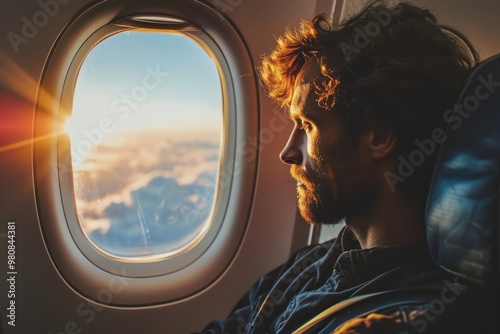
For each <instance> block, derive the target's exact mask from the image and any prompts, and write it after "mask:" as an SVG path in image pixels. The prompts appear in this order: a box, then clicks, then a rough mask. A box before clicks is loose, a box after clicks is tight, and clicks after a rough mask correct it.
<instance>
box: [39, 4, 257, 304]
mask: <svg viewBox="0 0 500 334" xmlns="http://www.w3.org/2000/svg"><path fill="white" fill-rule="evenodd" d="M130 29H141V30H149V31H159V30H161V31H163V32H168V31H171V32H176V33H182V34H185V35H186V36H188V37H190V38H193V39H194V40H196V41H197V42H198V43H199V44H200V45H201V46H203V47H204V48H205V50H206V51H207V52H208V53H209V54H210V55H211V56H212V58H213V59H214V62H215V63H216V65H217V67H218V70H219V74H220V76H221V81H222V91H223V99H224V101H223V106H224V114H223V132H224V134H223V141H222V150H221V158H220V161H221V163H220V164H221V169H220V171H219V182H218V191H217V193H216V201H215V206H214V213H213V215H212V219H213V221H212V223H211V224H210V228H209V229H208V230H207V231H206V234H205V236H204V237H203V239H202V240H201V241H200V242H198V243H197V244H194V245H193V246H192V247H190V248H189V249H186V250H185V251H184V252H182V253H180V254H178V255H176V256H171V257H163V258H154V257H152V258H150V259H147V260H144V259H142V260H140V261H134V260H126V259H123V258H117V257H112V256H109V254H105V253H104V252H101V251H99V250H98V249H97V248H96V247H94V246H93V245H92V244H91V243H90V242H89V240H88V239H87V237H86V236H85V234H84V232H83V231H82V229H81V226H80V224H79V222H78V216H77V212H76V204H75V201H74V191H73V181H72V180H73V177H72V169H71V163H68V161H69V162H70V161H71V158H70V143H69V137H68V135H65V134H63V130H62V128H63V124H64V122H65V120H66V119H67V118H68V117H69V116H70V113H71V108H72V101H73V93H74V88H75V83H76V78H77V75H78V71H79V68H80V66H81V64H82V63H83V61H84V59H85V57H86V55H87V54H88V52H89V51H90V50H91V49H92V47H93V46H95V45H97V44H98V43H99V42H100V41H102V40H103V39H105V38H106V37H108V36H110V35H112V34H115V33H118V32H121V31H126V30H130ZM207 32H210V33H207ZM250 59H251V58H250V56H249V54H248V50H247V49H246V47H245V45H244V43H243V41H242V40H241V38H240V37H239V35H238V33H237V31H236V30H235V29H234V28H233V27H232V26H231V24H230V22H228V21H227V20H226V19H225V18H224V17H223V16H221V15H220V14H219V13H218V12H217V11H216V10H214V9H213V8H211V7H209V6H207V5H204V4H201V3H199V2H195V1H179V2H171V3H170V2H167V3H165V2H164V1H161V0H146V1H141V2H138V1H130V2H127V3H126V5H123V4H122V3H120V5H117V4H116V3H115V4H113V3H110V2H101V3H98V4H96V5H92V6H90V7H89V8H87V9H86V10H85V11H83V12H82V13H80V15H79V16H77V17H76V18H75V19H74V20H73V21H71V22H70V23H69V24H68V25H67V27H66V28H65V30H64V31H63V32H62V33H61V35H60V37H59V38H58V40H57V42H56V43H55V45H54V47H53V49H52V50H51V53H50V56H49V58H48V60H47V62H46V64H45V67H44V72H43V76H42V80H41V86H40V87H41V88H40V91H39V92H38V96H37V107H36V108H37V110H36V120H35V136H37V137H38V136H42V137H43V138H47V139H46V140H43V141H39V142H36V143H35V144H34V179H35V184H36V189H37V192H36V193H37V201H38V207H39V219H40V225H41V232H42V233H43V236H44V239H45V241H46V244H47V249H48V251H49V253H50V255H51V258H52V260H53V262H54V265H55V267H56V268H57V269H58V270H59V272H60V274H61V276H62V277H63V278H64V279H65V280H66V281H67V283H68V284H69V285H70V286H72V287H73V288H74V289H75V290H76V291H78V292H80V293H81V294H82V295H84V296H86V297H88V298H91V299H93V300H96V301H97V302H102V303H105V304H112V305H118V306H138V305H151V304H157V303H165V302H168V301H173V300H179V299H182V298H186V297H188V296H190V295H192V294H194V293H196V292H197V291H200V290H202V289H204V288H206V287H207V286H208V285H210V284H211V283H213V282H214V281H215V280H216V279H217V277H219V276H220V275H221V274H222V273H223V272H224V270H225V269H226V268H227V267H228V265H229V264H230V262H231V261H232V259H233V258H234V256H235V255H236V253H237V251H238V247H239V245H240V242H241V240H242V238H243V236H244V233H245V231H246V227H247V226H246V224H247V221H248V219H249V216H250V212H251V206H252V199H253V191H254V184H255V178H256V172H257V170H256V168H257V162H258V156H255V154H258V152H255V151H252V153H253V154H252V155H253V156H252V157H250V156H249V154H248V152H246V150H245V149H243V148H244V147H245V145H246V144H247V143H246V141H245V139H246V138H251V137H256V136H257V131H258V122H259V120H258V116H257V115H258V114H259V113H258V110H257V108H258V102H257V101H258V99H257V79H256V77H255V71H254V67H253V65H252V63H251V60H250ZM54 134H56V135H54ZM117 279H120V280H121V281H122V286H124V287H125V288H124V289H122V290H120V291H119V292H117V293H114V294H112V300H109V297H108V298H107V300H104V297H103V298H102V299H103V300H102V301H101V300H99V293H100V292H102V289H103V288H104V287H108V286H113V282H115V281H116V280H117ZM110 290H111V288H110ZM101 294H102V293H101Z"/></svg>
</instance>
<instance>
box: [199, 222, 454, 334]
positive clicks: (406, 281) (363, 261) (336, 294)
mask: <svg viewBox="0 0 500 334" xmlns="http://www.w3.org/2000/svg"><path fill="white" fill-rule="evenodd" d="M448 277H449V276H448V274H447V273H445V272H444V271H443V270H442V269H440V268H439V267H438V266H437V265H436V264H435V262H434V261H433V260H432V258H431V257H430V255H429V252H428V248H427V245H426V243H418V244H404V245H395V246H390V247H383V248H372V249H360V246H359V243H358V241H357V240H356V238H355V237H354V235H353V234H352V232H351V231H350V230H349V229H347V228H344V229H343V230H342V231H341V233H340V234H339V237H338V238H337V239H334V240H333V241H330V242H326V243H323V244H319V245H314V246H309V247H306V248H304V249H302V250H301V251H299V252H297V253H296V254H295V255H294V256H293V257H292V258H291V259H290V260H289V261H288V262H287V263H285V264H284V265H283V266H280V267H279V268H277V269H275V270H273V271H272V272H270V273H269V274H267V275H265V276H263V277H262V278H260V279H259V280H258V281H257V282H256V283H255V285H254V286H253V287H252V288H251V289H250V290H249V291H248V292H247V294H245V296H244V297H243V298H242V299H241V300H240V302H239V303H238V304H237V305H236V306H235V308H234V309H233V311H232V312H231V313H230V315H229V316H228V317H227V318H226V319H220V320H216V321H213V322H211V323H210V324H209V325H208V326H207V327H206V328H205V329H204V330H203V331H202V333H204V334H209V333H211V334H215V333H219V334H229V333H230V334H262V333H276V334H285V333H286V334H289V333H291V332H293V331H294V330H295V329H297V328H298V327H299V326H300V325H302V324H303V323H305V322H307V321H308V320H309V319H310V318H312V317H313V316H315V315H316V314H318V313H320V312H321V311H323V310H325V309H327V308H328V307H330V306H332V305H334V304H336V303H338V302H340V301H343V300H345V299H348V298H351V297H355V296H359V295H363V294H368V293H373V292H380V291H384V290H390V289H395V288H399V287H405V286H412V285H422V284H432V283H439V284H442V282H444V281H445V280H446V279H449V278H448Z"/></svg>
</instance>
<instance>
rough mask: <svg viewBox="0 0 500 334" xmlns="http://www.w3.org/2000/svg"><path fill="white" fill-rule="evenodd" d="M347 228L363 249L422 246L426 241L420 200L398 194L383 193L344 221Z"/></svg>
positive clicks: (422, 208)
mask: <svg viewBox="0 0 500 334" xmlns="http://www.w3.org/2000/svg"><path fill="white" fill-rule="evenodd" d="M346 225H347V226H348V227H349V228H350V229H351V230H352V232H353V233H354V234H355V235H356V238H357V239H358V240H359V243H360V245H361V248H363V249H365V248H373V247H384V246H391V245H396V244H405V243H415V242H422V241H425V238H426V236H425V224H424V207H423V200H422V198H418V196H413V198H408V197H405V196H403V195H401V194H398V193H397V192H391V193H385V194H383V195H382V196H380V197H379V199H378V203H372V205H371V208H368V209H367V210H366V211H365V210H363V213H362V214H357V215H351V216H350V217H346Z"/></svg>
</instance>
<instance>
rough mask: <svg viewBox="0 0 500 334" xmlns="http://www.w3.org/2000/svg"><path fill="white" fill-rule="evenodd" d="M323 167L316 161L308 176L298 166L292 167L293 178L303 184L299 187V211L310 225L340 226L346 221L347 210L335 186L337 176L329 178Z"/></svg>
mask: <svg viewBox="0 0 500 334" xmlns="http://www.w3.org/2000/svg"><path fill="white" fill-rule="evenodd" d="M323 166H324V164H322V163H318V162H316V161H314V164H313V165H311V166H308V168H307V174H306V172H305V171H304V170H303V169H301V168H300V167H299V166H297V165H293V166H292V167H291V170H290V172H291V174H292V176H293V178H295V179H296V180H297V181H298V182H300V183H301V185H297V198H298V207H299V211H300V214H301V215H302V217H303V218H304V219H305V220H306V221H307V222H308V223H309V224H339V223H342V222H343V221H344V218H345V210H344V208H343V205H342V204H341V202H340V201H339V198H338V196H337V194H338V193H339V191H338V189H335V188H334V186H333V183H337V182H335V181H337V180H335V178H336V177H337V175H331V176H330V177H329V176H328V173H327V172H326V171H325V170H324V167H323ZM337 185H338V183H337Z"/></svg>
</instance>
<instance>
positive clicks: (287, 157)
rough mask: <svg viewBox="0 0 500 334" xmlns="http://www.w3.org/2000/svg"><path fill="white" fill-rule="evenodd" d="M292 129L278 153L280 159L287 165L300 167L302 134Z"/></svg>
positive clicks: (303, 141) (302, 143)
mask: <svg viewBox="0 0 500 334" xmlns="http://www.w3.org/2000/svg"><path fill="white" fill-rule="evenodd" d="M300 132H301V131H299V130H297V129H294V130H293V131H292V133H291V134H290V138H288V142H287V143H286V145H285V148H283V151H281V153H280V159H281V161H283V162H284V163H286V164H288V165H300V164H302V161H303V152H302V150H303V146H304V144H305V140H304V139H305V138H304V134H302V133H300Z"/></svg>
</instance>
